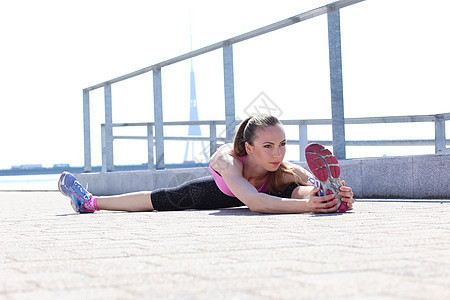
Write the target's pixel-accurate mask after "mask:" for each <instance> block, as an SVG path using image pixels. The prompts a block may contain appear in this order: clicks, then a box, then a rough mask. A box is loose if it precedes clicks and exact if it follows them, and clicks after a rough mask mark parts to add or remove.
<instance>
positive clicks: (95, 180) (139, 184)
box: [77, 154, 450, 199]
mask: <svg viewBox="0 0 450 300" xmlns="http://www.w3.org/2000/svg"><path fill="white" fill-rule="evenodd" d="M299 165H301V166H303V167H305V168H307V165H306V164H305V163H299ZM339 165H340V166H341V178H342V179H344V180H345V181H346V183H347V185H348V186H351V187H352V188H353V191H354V193H355V199H357V198H404V199H450V172H449V170H450V155H449V154H443V155H421V156H407V157H384V158H370V159H351V160H343V161H340V162H339ZM208 175H210V172H209V169H208V168H189V169H171V170H160V171H131V172H111V173H83V174H78V176H77V177H78V179H79V180H80V182H81V183H82V184H83V185H84V186H86V185H87V184H89V191H90V192H92V193H93V194H94V195H113V194H121V193H127V192H135V191H142V190H154V189H156V188H161V187H171V186H177V185H179V184H182V183H184V182H186V181H187V180H190V179H194V178H198V177H202V176H208Z"/></svg>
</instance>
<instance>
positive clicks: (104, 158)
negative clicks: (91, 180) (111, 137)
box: [100, 124, 108, 172]
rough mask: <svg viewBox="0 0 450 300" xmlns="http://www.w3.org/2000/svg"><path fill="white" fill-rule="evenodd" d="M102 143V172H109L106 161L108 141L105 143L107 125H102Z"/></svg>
mask: <svg viewBox="0 0 450 300" xmlns="http://www.w3.org/2000/svg"><path fill="white" fill-rule="evenodd" d="M100 128H101V131H100V134H101V142H102V172H107V170H108V168H107V159H106V156H107V154H106V141H105V124H101V125H100Z"/></svg>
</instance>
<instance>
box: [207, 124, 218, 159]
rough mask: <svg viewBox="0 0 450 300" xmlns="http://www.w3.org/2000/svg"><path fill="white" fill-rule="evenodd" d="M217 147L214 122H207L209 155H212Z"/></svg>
mask: <svg viewBox="0 0 450 300" xmlns="http://www.w3.org/2000/svg"><path fill="white" fill-rule="evenodd" d="M216 149H217V131H216V123H215V122H214V121H212V122H211V123H209V157H211V156H213V154H214V153H215V152H216Z"/></svg>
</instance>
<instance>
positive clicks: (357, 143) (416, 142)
mask: <svg viewBox="0 0 450 300" xmlns="http://www.w3.org/2000/svg"><path fill="white" fill-rule="evenodd" d="M113 138H114V139H115V140H147V137H146V136H114V137H113ZM164 140H167V141H210V137H198V136H190V137H189V136H187V137H184V136H166V137H164ZM217 140H218V141H222V142H225V138H217ZM308 142H310V143H319V144H322V145H325V146H327V145H332V141H328V140H309V141H308ZM287 143H288V144H290V145H291V144H292V145H298V143H299V141H298V140H288V141H287ZM345 143H346V145H347V146H434V144H435V140H365V141H364V140H361V141H349V140H346V141H345ZM446 144H447V145H448V146H450V139H447V140H446Z"/></svg>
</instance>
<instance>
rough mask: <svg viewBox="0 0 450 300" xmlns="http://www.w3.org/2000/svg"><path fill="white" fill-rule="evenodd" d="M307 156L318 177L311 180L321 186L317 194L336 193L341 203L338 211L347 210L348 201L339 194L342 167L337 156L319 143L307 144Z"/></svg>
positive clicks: (335, 195) (310, 167) (310, 166)
mask: <svg viewBox="0 0 450 300" xmlns="http://www.w3.org/2000/svg"><path fill="white" fill-rule="evenodd" d="M305 156H306V162H307V163H308V167H309V169H310V170H311V172H312V173H313V174H314V176H315V177H316V178H312V179H310V181H311V182H312V183H313V184H314V185H315V186H316V187H320V191H319V192H318V193H317V195H318V196H325V195H330V194H334V197H335V198H336V199H337V200H338V205H339V208H338V210H337V212H339V213H343V212H346V211H347V210H348V206H347V203H345V202H342V201H341V199H342V197H341V196H339V195H338V193H339V188H340V187H341V186H342V183H341V178H340V174H341V168H340V167H339V162H338V160H337V158H336V157H335V156H334V155H333V154H332V153H331V151H330V150H328V149H326V148H325V147H324V146H322V145H320V144H317V143H312V144H309V145H308V146H306V148H305Z"/></svg>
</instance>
